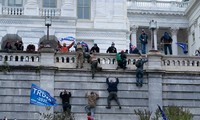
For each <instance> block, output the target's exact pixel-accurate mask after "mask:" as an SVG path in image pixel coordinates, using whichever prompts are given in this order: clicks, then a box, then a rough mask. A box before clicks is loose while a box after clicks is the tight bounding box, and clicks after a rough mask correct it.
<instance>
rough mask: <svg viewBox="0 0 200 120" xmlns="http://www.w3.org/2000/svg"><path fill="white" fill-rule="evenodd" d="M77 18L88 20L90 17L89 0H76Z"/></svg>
mask: <svg viewBox="0 0 200 120" xmlns="http://www.w3.org/2000/svg"><path fill="white" fill-rule="evenodd" d="M77 2H78V4H77V7H78V8H77V16H78V19H90V16H91V14H90V13H91V0H77Z"/></svg>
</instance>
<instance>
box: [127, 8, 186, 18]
mask: <svg viewBox="0 0 200 120" xmlns="http://www.w3.org/2000/svg"><path fill="white" fill-rule="evenodd" d="M132 14H140V15H174V16H177V15H179V16H184V15H185V13H184V12H181V11H154V10H153V11H151V10H132V9H129V10H128V15H132Z"/></svg>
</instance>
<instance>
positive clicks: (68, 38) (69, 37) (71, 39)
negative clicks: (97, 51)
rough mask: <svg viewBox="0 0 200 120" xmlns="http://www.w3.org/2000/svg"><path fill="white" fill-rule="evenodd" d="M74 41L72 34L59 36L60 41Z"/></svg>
mask: <svg viewBox="0 0 200 120" xmlns="http://www.w3.org/2000/svg"><path fill="white" fill-rule="evenodd" d="M65 40H66V41H76V39H75V38H74V37H72V36H67V37H65V38H61V40H60V41H61V42H62V41H65Z"/></svg>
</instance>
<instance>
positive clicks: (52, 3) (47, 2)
mask: <svg viewBox="0 0 200 120" xmlns="http://www.w3.org/2000/svg"><path fill="white" fill-rule="evenodd" d="M56 6H57V0H43V7H44V8H56Z"/></svg>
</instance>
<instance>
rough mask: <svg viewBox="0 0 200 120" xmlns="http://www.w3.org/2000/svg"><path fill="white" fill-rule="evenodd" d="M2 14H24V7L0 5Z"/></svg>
mask: <svg viewBox="0 0 200 120" xmlns="http://www.w3.org/2000/svg"><path fill="white" fill-rule="evenodd" d="M2 14H5V15H23V14H24V8H23V7H8V6H6V7H5V6H3V7H2Z"/></svg>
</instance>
